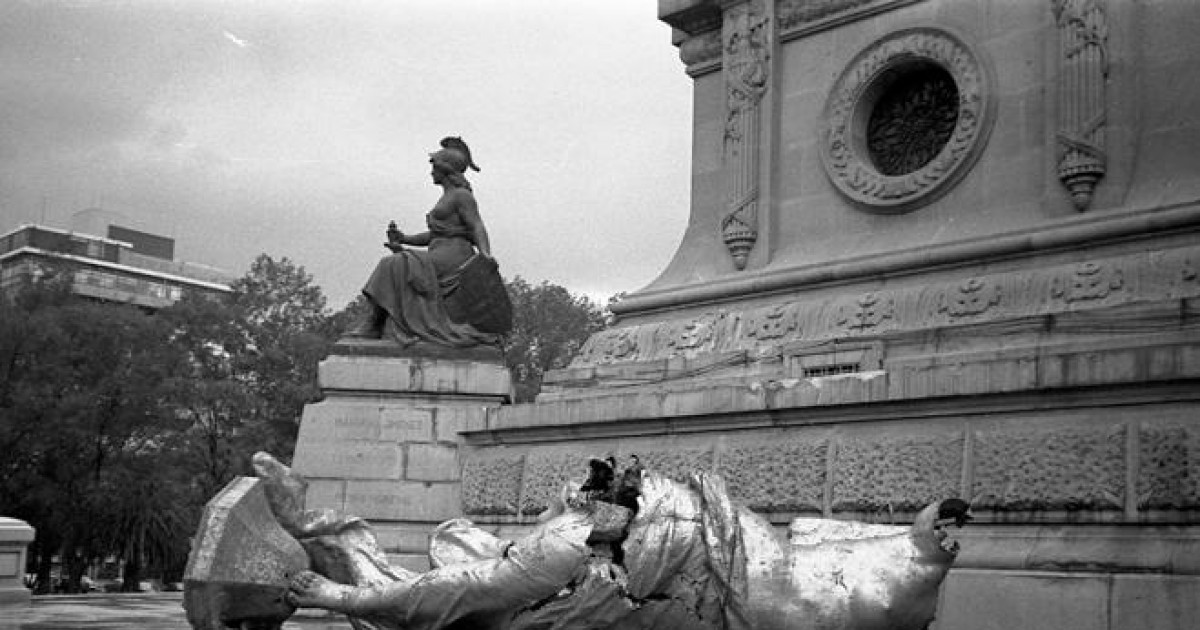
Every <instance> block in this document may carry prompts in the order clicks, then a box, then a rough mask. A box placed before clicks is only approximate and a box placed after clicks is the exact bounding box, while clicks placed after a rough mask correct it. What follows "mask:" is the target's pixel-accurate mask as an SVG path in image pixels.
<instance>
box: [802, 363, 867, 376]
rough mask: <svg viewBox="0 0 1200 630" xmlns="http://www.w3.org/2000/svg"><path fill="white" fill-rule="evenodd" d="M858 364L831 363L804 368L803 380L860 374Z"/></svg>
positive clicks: (860, 366)
mask: <svg viewBox="0 0 1200 630" xmlns="http://www.w3.org/2000/svg"><path fill="white" fill-rule="evenodd" d="M861 371H862V365H861V364H859V363H831V364H828V365H815V366H813V367H806V368H804V378H820V377H822V376H837V375H838V374H854V373H855V372H861Z"/></svg>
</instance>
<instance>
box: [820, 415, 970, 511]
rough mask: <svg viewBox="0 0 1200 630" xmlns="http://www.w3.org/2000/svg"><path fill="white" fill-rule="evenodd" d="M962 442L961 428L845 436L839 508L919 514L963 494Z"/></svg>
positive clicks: (837, 467)
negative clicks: (938, 431) (936, 504)
mask: <svg viewBox="0 0 1200 630" xmlns="http://www.w3.org/2000/svg"><path fill="white" fill-rule="evenodd" d="M962 442H963V436H962V433H959V432H954V433H935V434H929V435H889V436H879V437H874V436H871V437H847V438H843V439H841V440H839V441H838V443H837V451H836V456H835V457H834V465H833V496H832V501H833V504H832V508H833V510H834V511H852V512H875V511H882V510H890V511H897V512H914V511H917V510H920V509H921V508H923V507H925V506H926V505H928V504H930V503H932V502H934V501H940V500H942V499H947V498H950V497H957V496H960V495H961V493H962V490H961V487H962V466H963V459H962V453H963V446H962Z"/></svg>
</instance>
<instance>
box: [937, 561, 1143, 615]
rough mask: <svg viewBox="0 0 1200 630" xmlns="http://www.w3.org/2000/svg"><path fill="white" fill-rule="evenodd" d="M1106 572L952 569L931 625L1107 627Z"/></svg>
mask: <svg viewBox="0 0 1200 630" xmlns="http://www.w3.org/2000/svg"><path fill="white" fill-rule="evenodd" d="M1108 604H1109V600H1108V578H1107V577H1104V576H1098V575H1095V574H1070V573H1039V572H1023V571H1022V572H1018V571H1011V572H1010V571H989V570H972V569H953V570H951V571H950V574H949V575H948V576H947V577H946V581H945V582H944V583H943V585H942V591H941V594H940V596H939V597H938V612H937V618H936V620H935V621H934V622H933V625H932V626H931V630H960V629H969V630H1010V629H1011V628H1020V629H1021V630H1109V629H1110V627H1112V628H1117V627H1121V628H1142V627H1146V626H1143V625H1141V624H1133V625H1130V626H1109V609H1108Z"/></svg>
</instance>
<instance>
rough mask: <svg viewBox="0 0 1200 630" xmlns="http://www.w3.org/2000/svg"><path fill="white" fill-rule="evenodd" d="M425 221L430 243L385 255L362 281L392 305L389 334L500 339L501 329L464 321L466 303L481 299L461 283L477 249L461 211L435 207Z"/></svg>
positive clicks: (406, 339) (456, 342)
mask: <svg viewBox="0 0 1200 630" xmlns="http://www.w3.org/2000/svg"><path fill="white" fill-rule="evenodd" d="M425 221H426V224H427V225H428V226H429V235H430V241H429V247H428V249H426V250H424V251H422V250H411V249H406V250H403V251H400V252H398V253H395V254H392V255H391V256H387V257H385V258H383V259H382V260H380V261H379V264H378V265H376V267H375V271H374V272H373V273H372V274H371V277H370V278H369V279H368V280H367V284H366V286H365V287H363V293H365V294H366V295H367V297H369V298H370V299H371V300H372V301H373V302H374V303H375V304H377V305H379V307H380V308H382V309H384V310H385V311H387V314H388V320H387V323H386V324H385V326H384V336H385V337H387V338H390V339H393V340H395V341H396V342H397V343H399V344H400V345H402V346H408V345H411V344H413V343H416V342H418V341H427V342H432V343H436V344H439V345H444V346H452V347H458V348H465V347H469V346H476V345H495V344H497V343H498V342H499V335H497V334H495V333H491V332H485V331H482V330H480V329H478V328H476V326H474V325H472V324H471V323H469V322H468V321H465V316H464V312H465V311H466V310H467V309H466V305H467V304H469V303H470V302H472V301H476V300H478V299H480V296H478V295H474V294H470V293H469V292H467V291H463V290H460V286H459V280H460V279H461V274H462V271H463V268H464V265H466V263H467V262H468V261H470V260H471V259H472V257H473V256H475V255H476V254H475V248H474V247H473V246H472V244H471V231H470V228H468V227H467V226H466V225H465V224H464V223H463V222H462V220H461V219H460V218H459V216H458V213H456V212H450V213H448V214H447V215H445V216H436V211H435V212H430V213H429V214H427V215H426V217H425ZM496 282H499V276H498V275H497V276H496ZM500 290H503V287H502V286H501V287H500Z"/></svg>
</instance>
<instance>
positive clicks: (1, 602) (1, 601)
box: [0, 516, 34, 607]
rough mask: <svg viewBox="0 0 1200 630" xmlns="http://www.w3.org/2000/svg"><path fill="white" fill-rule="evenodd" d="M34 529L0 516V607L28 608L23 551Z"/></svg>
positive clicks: (22, 522)
mask: <svg viewBox="0 0 1200 630" xmlns="http://www.w3.org/2000/svg"><path fill="white" fill-rule="evenodd" d="M33 535H34V529H33V528H32V527H30V526H29V524H28V523H26V522H25V521H22V520H18V519H15V518H7V517H3V516H0V607H4V606H28V605H29V589H27V588H25V549H26V547H28V546H29V543H31V542H33Z"/></svg>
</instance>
